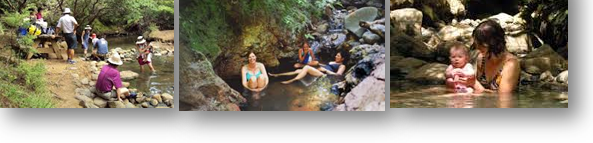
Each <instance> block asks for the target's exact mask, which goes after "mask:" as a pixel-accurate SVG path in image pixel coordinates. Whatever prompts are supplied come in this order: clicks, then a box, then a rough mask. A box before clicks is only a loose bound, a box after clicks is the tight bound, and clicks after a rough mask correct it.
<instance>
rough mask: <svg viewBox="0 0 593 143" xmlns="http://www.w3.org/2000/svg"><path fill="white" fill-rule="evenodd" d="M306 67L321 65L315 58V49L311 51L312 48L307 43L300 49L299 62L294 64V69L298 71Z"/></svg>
mask: <svg viewBox="0 0 593 143" xmlns="http://www.w3.org/2000/svg"><path fill="white" fill-rule="evenodd" d="M306 65H309V66H318V65H319V62H318V61H317V59H316V58H315V54H314V52H313V49H311V47H309V44H307V42H305V44H303V48H301V49H299V62H297V63H296V64H294V68H297V69H298V68H302V67H304V66H306Z"/></svg>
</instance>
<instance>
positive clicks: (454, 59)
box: [449, 50, 468, 68]
mask: <svg viewBox="0 0 593 143" xmlns="http://www.w3.org/2000/svg"><path fill="white" fill-rule="evenodd" d="M450 54H451V55H450V56H449V59H450V60H451V65H453V67H455V68H461V67H463V66H465V64H466V63H467V59H468V58H467V55H465V54H464V53H463V52H462V51H461V50H451V52H450Z"/></svg>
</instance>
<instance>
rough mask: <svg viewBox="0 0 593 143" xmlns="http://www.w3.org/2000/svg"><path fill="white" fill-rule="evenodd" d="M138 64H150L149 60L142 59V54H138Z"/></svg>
mask: <svg viewBox="0 0 593 143" xmlns="http://www.w3.org/2000/svg"><path fill="white" fill-rule="evenodd" d="M138 64H140V65H146V64H150V61H144V58H142V56H140V57H138Z"/></svg>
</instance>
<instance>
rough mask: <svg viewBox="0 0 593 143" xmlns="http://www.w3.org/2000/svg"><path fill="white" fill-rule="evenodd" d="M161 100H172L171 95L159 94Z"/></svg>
mask: <svg viewBox="0 0 593 143" xmlns="http://www.w3.org/2000/svg"><path fill="white" fill-rule="evenodd" d="M161 98H163V101H166V100H173V95H171V94H169V93H163V94H161Z"/></svg>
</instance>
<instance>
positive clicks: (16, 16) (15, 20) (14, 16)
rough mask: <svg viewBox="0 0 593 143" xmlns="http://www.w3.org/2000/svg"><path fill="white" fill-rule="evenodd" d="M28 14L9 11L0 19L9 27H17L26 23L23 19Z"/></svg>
mask: <svg viewBox="0 0 593 143" xmlns="http://www.w3.org/2000/svg"><path fill="white" fill-rule="evenodd" d="M28 16H29V13H26V14H21V13H18V12H11V13H7V14H5V15H3V16H2V18H0V20H1V21H2V22H3V23H4V24H5V25H6V26H8V27H10V28H18V27H19V26H23V25H25V24H26V23H27V22H25V21H24V20H23V19H25V18H27V17H28Z"/></svg>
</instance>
